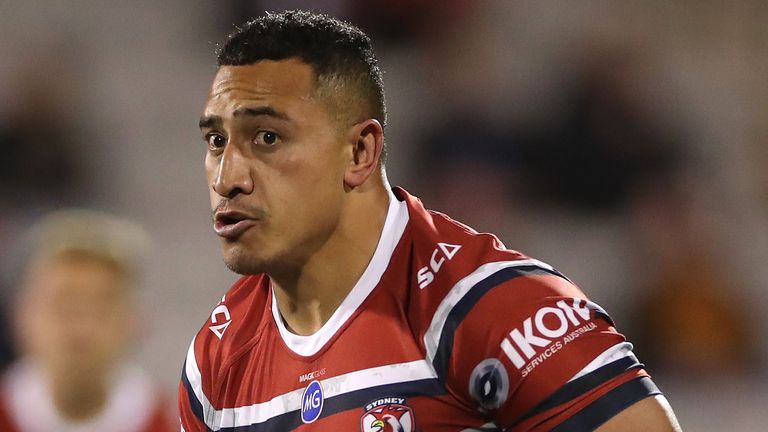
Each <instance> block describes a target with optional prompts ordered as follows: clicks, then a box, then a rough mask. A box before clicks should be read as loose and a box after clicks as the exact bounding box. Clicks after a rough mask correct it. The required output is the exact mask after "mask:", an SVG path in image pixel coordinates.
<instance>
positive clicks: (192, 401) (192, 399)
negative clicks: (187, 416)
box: [181, 360, 211, 431]
mask: <svg viewBox="0 0 768 432" xmlns="http://www.w3.org/2000/svg"><path fill="white" fill-rule="evenodd" d="M181 382H182V383H183V385H184V389H185V390H186V391H187V399H189V407H190V408H191V409H192V412H193V413H194V414H195V417H197V418H198V419H199V420H200V423H202V424H203V425H205V417H204V416H203V405H202V404H201V403H200V401H199V400H197V396H195V391H194V390H193V389H192V384H190V382H189V378H187V362H186V360H185V361H184V367H183V368H182V369H181ZM205 430H206V431H210V430H211V429H210V428H208V426H206V427H205Z"/></svg>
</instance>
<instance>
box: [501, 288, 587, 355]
mask: <svg viewBox="0 0 768 432" xmlns="http://www.w3.org/2000/svg"><path fill="white" fill-rule="evenodd" d="M556 306H557V307H551V306H545V307H542V308H540V309H539V310H538V311H536V313H535V314H534V315H532V316H530V317H528V318H526V319H525V321H523V328H522V330H521V329H520V328H516V329H513V330H512V331H511V332H509V336H508V337H506V338H504V340H503V341H502V342H501V349H502V350H503V351H504V353H505V354H506V355H507V357H509V360H510V361H512V364H514V365H515V367H517V368H518V369H521V368H522V367H523V366H524V365H525V363H526V361H527V360H526V359H528V360H530V359H531V358H533V356H534V355H536V350H537V348H543V347H546V346H547V345H549V344H551V343H552V342H553V341H554V340H556V339H558V338H561V337H563V336H565V334H566V332H568V331H569V330H570V329H572V328H575V327H576V326H578V325H579V324H581V323H585V322H587V321H589V302H587V301H585V300H581V299H578V298H575V299H573V302H572V303H571V304H568V303H566V302H565V301H564V300H560V301H558V302H557V303H556ZM545 320H546V321H545ZM547 321H548V322H547ZM534 347H536V348H534ZM521 354H522V355H521ZM523 356H525V359H524V358H523Z"/></svg>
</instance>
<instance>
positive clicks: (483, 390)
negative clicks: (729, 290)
mask: <svg viewBox="0 0 768 432" xmlns="http://www.w3.org/2000/svg"><path fill="white" fill-rule="evenodd" d="M519 270H520V271H519V272H517V273H515V271H516V270H515V268H514V267H510V270H509V271H507V270H502V271H499V272H497V273H495V274H494V276H493V278H492V279H490V280H493V282H495V283H494V284H493V286H491V287H490V288H489V289H487V288H488V287H484V286H483V285H482V283H480V284H478V285H477V286H476V287H475V288H473V289H471V290H469V291H468V292H471V293H472V295H473V296H474V298H470V299H472V300H474V301H473V302H472V303H471V304H469V302H468V301H466V300H459V301H458V302H457V304H459V303H460V302H462V301H463V304H462V305H461V307H462V308H463V309H464V310H468V312H465V313H464V314H463V318H462V319H461V321H460V322H458V323H452V326H451V331H452V333H453V337H452V338H449V337H448V336H446V335H445V334H443V335H442V338H441V343H439V344H437V345H438V349H437V350H436V352H437V353H438V354H437V355H435V357H434V362H433V363H434V365H435V366H436V370H437V371H438V376H440V375H441V371H446V372H445V377H446V383H447V385H448V386H449V388H451V389H452V390H453V391H454V392H455V394H457V395H459V397H460V398H461V399H463V400H465V401H466V402H467V404H469V405H475V406H476V408H477V409H478V412H479V413H481V414H483V415H484V418H492V419H493V421H494V423H495V424H496V425H498V426H499V427H501V428H504V429H506V430H509V431H512V432H514V431H524V430H536V431H593V430H596V429H598V428H599V427H601V426H603V427H608V428H610V427H614V426H615V427H616V429H604V430H603V431H608V432H610V431H612V430H631V429H627V428H626V425H627V422H630V423H633V426H636V427H638V428H640V429H638V430H643V431H646V430H659V431H664V430H673V431H674V430H675V429H670V428H671V427H673V426H670V424H671V420H669V417H668V416H666V415H662V416H659V414H663V413H665V412H666V411H664V410H660V408H659V406H660V405H659V404H658V402H657V399H655V398H654V397H652V396H655V395H660V391H659V390H658V388H656V386H655V385H654V383H653V381H652V380H651V379H650V377H649V376H648V374H647V373H646V372H645V370H644V369H643V366H642V364H641V363H640V362H639V361H638V359H637V358H636V357H635V355H634V354H633V353H632V345H631V344H629V343H627V342H626V340H625V338H624V337H623V336H622V335H621V334H620V333H618V332H617V331H616V329H615V328H614V326H613V322H612V321H611V319H610V318H609V317H608V315H607V313H606V312H605V311H604V310H602V308H600V307H599V306H597V305H596V304H594V303H591V302H589V301H588V300H586V299H585V298H584V297H583V293H581V291H580V290H578V288H576V287H575V286H574V285H573V284H572V283H571V282H570V281H568V280H567V279H564V278H562V277H559V276H556V275H554V274H550V273H546V272H544V271H543V269H542V268H539V269H519ZM503 271H506V272H507V273H508V274H505V273H502V272H503ZM526 272H527V273H526ZM542 273H545V274H542ZM502 276H505V277H508V278H507V279H506V280H505V279H504V278H502ZM452 298H453V297H452ZM450 315H451V314H449V316H450ZM449 321H450V319H449ZM457 321H458V320H457ZM443 333H445V332H443ZM444 339H446V340H449V341H450V340H452V344H443V343H442V340H444ZM441 344H442V345H446V346H451V345H452V350H451V351H452V355H451V356H450V358H445V357H447V356H446V355H445V353H447V352H448V351H447V350H446V349H442V350H441V349H440V346H439V345H441ZM441 354H442V355H441ZM659 417H660V418H659ZM662 420H666V422H667V424H666V427H667V428H666V429H663V428H662V429H658V428H655V425H656V424H657V423H660V424H661V425H664V423H663V422H662ZM651 428H654V429H651Z"/></svg>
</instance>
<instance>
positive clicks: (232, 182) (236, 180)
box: [212, 143, 253, 198]
mask: <svg viewBox="0 0 768 432" xmlns="http://www.w3.org/2000/svg"><path fill="white" fill-rule="evenodd" d="M212 187H213V190H214V191H215V192H216V193H217V194H219V195H220V196H222V197H225V198H233V197H235V196H236V195H238V194H241V193H242V194H246V195H248V194H250V193H251V192H253V178H252V177H251V170H250V166H249V161H248V158H247V157H246V156H245V155H244V154H243V153H242V151H240V149H238V148H237V145H234V143H229V144H227V145H226V146H225V147H224V151H223V153H222V155H221V158H220V159H219V165H218V167H217V172H216V177H215V179H214V181H213V185H212Z"/></svg>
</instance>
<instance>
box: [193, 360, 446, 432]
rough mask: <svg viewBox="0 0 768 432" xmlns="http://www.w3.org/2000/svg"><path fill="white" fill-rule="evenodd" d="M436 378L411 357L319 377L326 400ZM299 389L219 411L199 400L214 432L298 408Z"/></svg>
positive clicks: (429, 369) (207, 424) (420, 362)
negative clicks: (267, 399) (399, 361)
mask: <svg viewBox="0 0 768 432" xmlns="http://www.w3.org/2000/svg"><path fill="white" fill-rule="evenodd" d="M187 369H189V368H187ZM188 378H189V377H188ZM436 378H437V377H436V375H435V373H434V370H433V369H432V367H431V366H430V365H429V364H428V363H427V362H426V361H424V360H415V361H411V362H407V363H396V364H390V365H384V366H377V367H374V368H369V369H363V370H358V371H354V372H349V373H346V374H343V375H338V376H335V377H331V378H326V379H324V380H321V381H320V384H321V385H322V388H323V389H324V398H325V399H326V400H327V399H330V398H333V397H336V396H343V395H346V394H349V393H352V392H356V391H360V390H367V389H372V388H374V387H380V386H385V385H390V384H403V383H409V382H416V381H422V380H436ZM191 381H192V380H191V379H190V382H191ZM303 392H304V388H300V389H297V390H293V391H290V392H288V393H284V394H282V395H279V396H276V397H274V398H272V399H271V400H269V401H266V402H262V403H257V404H253V405H247V406H243V407H237V408H224V409H222V410H215V409H213V407H212V406H211V405H210V403H209V402H208V400H207V399H206V398H205V396H204V395H203V397H202V400H201V403H202V404H203V412H204V413H205V415H204V417H205V424H206V426H207V427H208V428H209V429H211V430H212V431H214V432H216V431H219V430H222V429H230V428H238V427H244V426H251V425H257V424H259V423H264V422H267V421H269V420H271V419H274V418H275V417H278V416H281V415H283V414H287V413H290V412H293V411H298V410H299V409H301V396H302V393H303Z"/></svg>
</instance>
